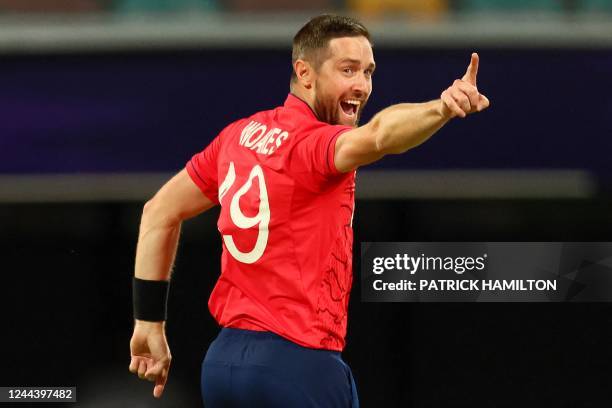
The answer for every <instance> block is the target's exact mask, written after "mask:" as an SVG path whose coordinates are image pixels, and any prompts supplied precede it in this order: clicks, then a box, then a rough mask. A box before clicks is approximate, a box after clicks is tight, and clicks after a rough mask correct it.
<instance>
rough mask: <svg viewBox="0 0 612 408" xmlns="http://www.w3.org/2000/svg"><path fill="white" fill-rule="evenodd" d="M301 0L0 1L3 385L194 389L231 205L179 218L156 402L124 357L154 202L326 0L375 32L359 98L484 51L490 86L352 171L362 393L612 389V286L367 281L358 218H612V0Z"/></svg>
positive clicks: (516, 394) (489, 228) (475, 227)
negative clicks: (515, 295) (367, 86)
mask: <svg viewBox="0 0 612 408" xmlns="http://www.w3.org/2000/svg"><path fill="white" fill-rule="evenodd" d="M306 3H307V2H304V1H296V2H280V1H274V0H267V1H258V2H255V1H249V0H231V1H229V0H228V1H223V2H221V1H213V0H191V1H190V0H181V1H178V0H174V1H172V2H170V1H169V0H168V1H164V0H155V1H153V0H148V1H144V0H132V1H130V0H125V1H95V0H62V1H54V2H47V1H42V0H40V1H35V0H28V1H23V0H20V1H16V0H14V1H11V0H1V1H0V90H1V91H0V112H1V117H2V120H1V121H0V231H1V234H0V248H1V249H0V255H1V257H2V258H1V259H2V271H3V276H2V280H1V282H2V284H1V286H0V287H1V288H2V297H1V298H2V304H3V309H4V310H5V312H4V315H5V316H4V318H3V319H4V325H3V326H4V327H3V329H2V340H1V341H2V343H1V345H2V348H1V352H0V361H2V367H3V370H2V372H1V373H0V385H2V386H35V385H42V386H61V385H66V386H68V385H71V386H77V387H78V392H77V395H78V399H79V402H78V403H77V404H76V406H82V407H107V406H113V407H115V406H117V407H118V406H126V407H127V406H129V407H148V406H159V407H191V406H198V404H199V403H200V397H199V370H200V363H201V359H202V357H203V355H204V353H205V350H206V348H207V346H208V344H209V343H210V341H211V340H212V339H213V338H214V337H215V336H216V333H217V331H218V329H217V327H216V325H215V323H214V321H213V320H212V318H211V317H210V316H209V314H208V311H207V308H206V302H207V299H208V295H209V293H210V291H211V289H212V287H213V285H214V282H215V280H216V277H217V276H218V273H219V254H220V240H219V237H218V234H217V232H216V227H215V222H216V216H217V213H218V212H217V210H213V211H210V212H209V213H206V214H204V215H203V216H201V217H199V218H197V219H194V220H192V221H189V222H187V223H186V224H185V225H184V231H183V235H182V238H181V241H182V242H181V247H180V250H179V255H178V259H177V263H176V267H175V273H174V278H173V287H172V293H171V299H170V320H169V322H168V336H169V341H170V346H171V349H172V352H173V357H174V361H173V366H172V369H171V375H170V380H169V384H168V386H167V390H166V393H165V395H164V397H163V399H162V400H161V401H154V400H153V398H152V397H151V392H152V386H151V385H150V383H145V382H142V381H139V380H138V379H136V377H134V376H133V375H130V374H129V372H128V370H127V365H128V362H129V348H128V342H129V338H130V335H131V324H132V323H131V297H130V279H131V275H132V273H133V258H134V251H135V244H136V238H137V231H138V223H139V217H140V211H141V208H142V205H143V203H144V201H145V200H146V199H147V198H149V197H150V196H151V195H152V194H153V193H154V192H155V191H156V189H157V188H158V187H159V186H160V185H161V184H162V183H163V181H164V180H165V179H167V178H168V177H169V176H170V175H171V174H173V173H174V172H176V171H178V170H180V169H181V168H182V166H184V164H185V162H186V161H187V160H188V159H189V158H190V156H191V155H192V154H193V153H195V152H197V151H199V150H201V149H202V148H203V147H204V146H205V145H206V144H207V143H208V142H209V141H210V140H211V139H212V138H213V137H214V136H215V135H216V133H217V132H218V131H219V130H220V129H221V128H222V127H223V126H224V125H225V124H227V123H229V122H230V121H232V120H234V119H236V118H239V117H241V116H244V115H248V114H250V113H252V112H254V111H257V110H261V109H266V108H270V107H273V106H276V105H278V104H279V103H281V102H282V101H283V100H284V97H285V95H286V93H287V90H288V79H289V73H290V64H289V62H290V53H289V50H290V41H291V38H292V35H293V33H295V31H296V30H297V29H298V28H299V27H300V26H301V24H303V23H304V22H305V21H306V20H307V18H308V17H309V16H311V15H314V14H318V13H320V12H322V11H324V10H327V11H334V10H335V11H338V12H344V13H351V14H355V15H358V16H360V17H362V18H363V20H364V22H365V23H366V25H368V27H369V28H370V29H371V31H372V33H373V37H374V38H373V39H374V44H375V58H376V61H377V64H378V68H377V72H376V74H375V77H374V93H373V95H372V97H371V102H370V103H369V105H368V107H367V108H366V112H365V115H364V120H367V119H368V118H370V117H371V116H372V114H373V113H375V112H376V111H377V110H379V109H380V108H382V107H384V106H386V105H388V104H391V103H395V102H400V101H424V100H428V99H433V98H436V97H438V96H439V93H440V92H441V91H442V90H443V89H444V88H445V87H447V86H448V85H449V84H450V83H451V82H452V80H453V79H455V78H457V77H460V76H461V75H462V74H463V72H464V70H465V68H466V66H467V63H468V61H469V54H470V52H471V51H474V50H475V51H478V52H479V54H480V57H481V68H480V72H479V77H478V81H479V83H478V85H479V88H480V89H481V90H482V92H484V93H485V94H486V95H488V96H489V98H490V99H491V101H492V107H491V109H490V110H489V111H487V112H486V113H484V114H482V115H474V116H471V117H469V118H468V119H466V120H457V121H454V122H452V123H451V124H449V125H448V126H447V127H445V128H444V129H443V130H442V131H441V132H440V133H439V134H438V135H437V136H435V137H434V139H432V140H431V141H429V142H428V143H426V144H425V145H423V146H421V147H419V148H418V149H416V150H413V151H411V152H409V153H407V154H405V155H403V156H398V157H392V158H387V159H385V160H384V161H382V162H380V163H378V164H376V165H374V166H370V167H368V168H364V169H363V170H361V171H360V172H359V175H358V187H357V188H358V196H357V197H358V202H357V208H356V213H355V222H354V226H355V243H356V248H355V271H356V272H355V274H356V279H355V286H354V289H353V292H352V298H351V305H350V313H349V333H348V346H347V348H346V351H345V353H344V358H345V360H346V361H347V362H348V363H349V364H350V365H351V367H352V369H353V372H354V374H355V377H356V381H357V385H358V388H359V392H360V399H361V402H362V406H364V407H405V406H410V407H445V406H449V407H450V406H457V407H462V406H471V407H491V406H495V407H512V406H517V405H518V406H558V407H576V406H580V407H588V406H597V407H599V406H601V405H602V403H604V401H606V400H607V399H608V398H609V396H610V391H609V380H610V372H609V365H610V361H611V357H612V352H611V350H610V347H609V344H610V340H612V337H611V334H612V330H611V328H610V327H611V324H612V317H610V316H611V313H610V312H611V311H612V310H611V307H610V305H608V304H377V303H361V302H360V283H359V279H358V278H357V277H358V272H357V271H358V270H359V269H358V268H359V259H358V258H359V257H358V255H359V252H358V244H359V242H361V241H468V240H469V241H611V240H612V239H611V237H612V235H611V234H612V211H610V208H611V206H610V204H611V203H612V200H611V194H610V193H611V192H612V167H611V161H610V159H609V157H610V152H611V151H612V140H611V139H610V137H611V136H612V125H611V121H610V117H612V97H611V96H610V89H612V86H611V85H612V75H610V73H611V72H612V24H611V23H612V15H611V12H612V3H611V2H609V1H604V0H584V1H580V0H573V1H572V0H566V1H561V0H558V1H557V0H537V1H536V0H534V1H527V0H523V1H519V2H517V1H509V0H494V1H484V0H464V1H450V0H448V1H446V0H436V1H429V2H420V1H400V0H395V1H392V0H386V1H367V0H349V1H347V2H344V1H340V0H337V1H331V0H317V1H312V2H308V4H306ZM68 405H70V404H68ZM20 406H23V405H20ZM72 406H75V404H72Z"/></svg>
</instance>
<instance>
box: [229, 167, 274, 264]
mask: <svg viewBox="0 0 612 408" xmlns="http://www.w3.org/2000/svg"><path fill="white" fill-rule="evenodd" d="M255 177H257V182H258V183H259V211H258V212H257V214H256V215H255V216H254V217H247V216H246V215H244V214H243V213H242V210H241V209H240V198H241V197H242V196H243V195H245V194H246V193H247V192H248V191H249V190H250V189H251V186H252V184H253V179H254V178H255ZM235 180H236V172H235V170H234V162H230V166H229V170H228V172H227V176H225V179H224V180H223V182H222V183H221V187H220V188H219V201H221V199H222V197H223V196H225V194H226V193H227V191H228V190H229V189H230V188H231V186H232V184H234V181H235ZM230 218H231V220H232V222H233V223H234V224H235V225H236V226H237V227H238V228H242V229H249V228H251V227H253V226H255V225H256V224H258V223H259V234H258V235H257V241H256V242H255V246H254V247H253V249H252V250H251V251H249V252H242V251H241V250H239V249H238V247H236V244H235V243H234V238H233V237H232V236H231V235H223V241H224V242H225V247H226V248H227V250H228V251H229V253H230V254H231V255H232V256H233V257H234V258H235V259H236V260H237V261H240V262H243V263H246V264H252V263H254V262H256V261H257V260H258V259H259V258H261V256H262V255H263V253H264V251H265V249H266V245H267V244H268V233H269V231H268V226H269V225H270V203H269V201H268V190H267V188H266V181H265V179H264V174H263V170H262V168H261V167H260V166H259V165H256V166H255V167H253V169H252V170H251V173H250V174H249V179H248V180H247V181H246V183H244V185H243V186H242V187H240V188H239V189H238V191H236V193H235V194H234V196H233V197H232V200H231V202H230Z"/></svg>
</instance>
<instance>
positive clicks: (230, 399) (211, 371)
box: [201, 328, 359, 408]
mask: <svg viewBox="0 0 612 408" xmlns="http://www.w3.org/2000/svg"><path fill="white" fill-rule="evenodd" d="M201 386H202V398H203V400H204V406H205V408H220V407H228V408H229V407H266V408H275V407H279V408H281V407H282V408H294V407H295V408H307V407H308V408H314V407H325V408H335V407H337V408H358V407H359V399H358V398H357V389H356V387H355V380H354V379H353V374H352V373H351V369H350V368H349V366H348V365H346V363H345V362H344V361H343V360H342V357H341V356H340V353H339V352H337V351H329V350H316V349H310V348H306V347H302V346H299V345H297V344H295V343H293V342H291V341H289V340H286V339H284V338H282V337H280V336H278V335H276V334H274V333H270V332H258V331H252V330H240V329H231V328H223V329H222V330H221V332H220V333H219V335H218V336H217V338H216V339H215V340H214V341H213V342H212V343H211V345H210V347H209V348H208V352H207V353H206V357H204V362H203V363H202V380H201Z"/></svg>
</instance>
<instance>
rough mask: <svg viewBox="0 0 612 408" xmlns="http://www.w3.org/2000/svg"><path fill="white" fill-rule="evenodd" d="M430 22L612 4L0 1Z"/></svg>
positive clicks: (16, 7)
mask: <svg viewBox="0 0 612 408" xmlns="http://www.w3.org/2000/svg"><path fill="white" fill-rule="evenodd" d="M314 10H317V11H320V10H336V11H338V12H348V13H356V14H360V15H365V16H373V17H376V16H383V17H387V16H401V15H409V16H411V15H414V16H425V17H427V16H429V17H434V18H435V17H439V16H444V15H446V14H452V13H479V12H526V13H529V12H539V13H541V12H550V13H570V14H571V13H593V12H596V13H597V12H607V13H612V0H292V1H287V0H53V1H49V0H0V14H11V13H34V14H49V13H96V12H100V13H118V14H123V13H185V12H229V13H240V12H258V11H259V12H300V11H304V12H308V11H314Z"/></svg>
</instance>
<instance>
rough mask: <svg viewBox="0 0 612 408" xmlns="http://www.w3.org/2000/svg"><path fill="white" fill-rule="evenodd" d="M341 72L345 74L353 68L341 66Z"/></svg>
mask: <svg viewBox="0 0 612 408" xmlns="http://www.w3.org/2000/svg"><path fill="white" fill-rule="evenodd" d="M342 72H344V73H345V74H352V73H353V68H350V67H346V68H342Z"/></svg>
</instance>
